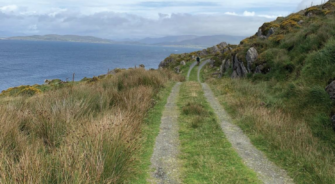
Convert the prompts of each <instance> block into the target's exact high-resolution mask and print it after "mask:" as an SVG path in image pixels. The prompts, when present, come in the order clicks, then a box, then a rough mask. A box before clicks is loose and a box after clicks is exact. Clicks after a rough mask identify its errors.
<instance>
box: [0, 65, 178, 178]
mask: <svg viewBox="0 0 335 184" xmlns="http://www.w3.org/2000/svg"><path fill="white" fill-rule="evenodd" d="M172 79H174V80H181V79H182V78H180V77H176V75H174V74H172V72H169V71H162V70H160V71H145V70H144V69H133V70H127V71H121V72H119V73H117V74H115V75H107V76H105V78H101V79H100V80H94V81H93V82H81V83H78V84H75V85H69V86H64V87H62V88H60V89H55V90H48V91H46V92H44V93H41V92H39V93H36V94H34V95H32V94H29V95H28V96H27V95H19V96H16V97H7V95H2V96H1V98H0V101H1V103H0V114H1V117H0V157H1V161H0V183H124V181H125V179H126V178H128V177H129V176H130V175H132V174H133V172H134V170H133V166H134V163H136V162H134V160H135V159H136V156H138V150H139V148H140V144H139V143H140V141H142V140H141V139H139V138H140V135H141V130H142V127H143V125H142V124H143V122H145V121H143V119H144V117H145V116H146V113H147V111H148V110H149V109H150V108H151V107H152V106H153V105H154V104H155V101H154V100H153V98H154V97H155V96H156V94H157V92H158V91H160V90H161V89H162V88H164V87H165V85H166V84H167V81H169V80H172Z"/></svg>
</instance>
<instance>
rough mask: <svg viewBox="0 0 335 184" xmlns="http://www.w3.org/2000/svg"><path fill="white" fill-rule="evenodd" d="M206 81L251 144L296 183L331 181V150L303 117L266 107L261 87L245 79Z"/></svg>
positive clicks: (332, 163)
mask: <svg viewBox="0 0 335 184" xmlns="http://www.w3.org/2000/svg"><path fill="white" fill-rule="evenodd" d="M210 82H211V83H212V89H213V90H214V91H215V93H216V95H217V96H218V97H219V100H220V102H221V103H223V104H226V107H228V108H229V109H230V111H231V112H233V116H234V119H235V120H236V122H237V123H238V124H239V125H240V126H241V127H242V128H243V129H244V131H246V132H247V134H248V135H249V136H250V137H251V139H252V140H253V143H254V144H256V145H258V146H259V148H261V149H262V150H263V151H265V153H267V155H268V156H269V157H270V158H271V159H273V160H274V161H275V162H276V163H277V164H278V165H281V166H282V167H284V168H285V169H287V170H288V171H289V173H290V175H291V176H292V177H293V178H294V179H295V181H296V182H297V183H332V182H333V181H335V175H334V172H335V164H334V163H335V159H334V158H335V157H334V156H335V155H334V150H333V149H332V147H330V146H329V145H327V144H324V143H323V141H322V140H320V139H319V138H318V137H315V136H314V135H313V132H312V129H311V127H310V126H309V125H308V123H307V122H306V120H305V119H304V118H294V117H293V116H294V113H295V112H296V110H293V109H285V110H284V109H281V108H279V107H268V106H267V104H266V103H264V101H263V100H262V98H263V97H264V95H266V92H265V88H261V86H258V87H255V86H254V85H253V84H251V83H249V82H248V81H245V80H237V81H233V80H230V79H223V80H220V81H215V80H211V81H210ZM288 108H290V107H288Z"/></svg>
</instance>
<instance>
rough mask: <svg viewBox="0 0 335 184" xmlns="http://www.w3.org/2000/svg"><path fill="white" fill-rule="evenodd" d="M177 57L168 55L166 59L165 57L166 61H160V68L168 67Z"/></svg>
mask: <svg viewBox="0 0 335 184" xmlns="http://www.w3.org/2000/svg"><path fill="white" fill-rule="evenodd" d="M174 61H175V59H174V58H173V57H172V56H169V57H167V58H166V59H164V61H162V62H160V63H159V66H158V68H166V67H168V66H169V64H170V63H172V62H174Z"/></svg>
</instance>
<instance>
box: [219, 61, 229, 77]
mask: <svg viewBox="0 0 335 184" xmlns="http://www.w3.org/2000/svg"><path fill="white" fill-rule="evenodd" d="M229 68H230V59H225V60H223V61H222V65H221V67H220V72H221V74H224V73H226V72H227V71H228V69H229Z"/></svg>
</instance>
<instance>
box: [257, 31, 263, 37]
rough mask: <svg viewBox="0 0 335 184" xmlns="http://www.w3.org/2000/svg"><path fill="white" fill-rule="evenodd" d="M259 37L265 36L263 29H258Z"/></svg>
mask: <svg viewBox="0 0 335 184" xmlns="http://www.w3.org/2000/svg"><path fill="white" fill-rule="evenodd" d="M257 36H258V37H261V36H263V33H262V29H258V32H257Z"/></svg>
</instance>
